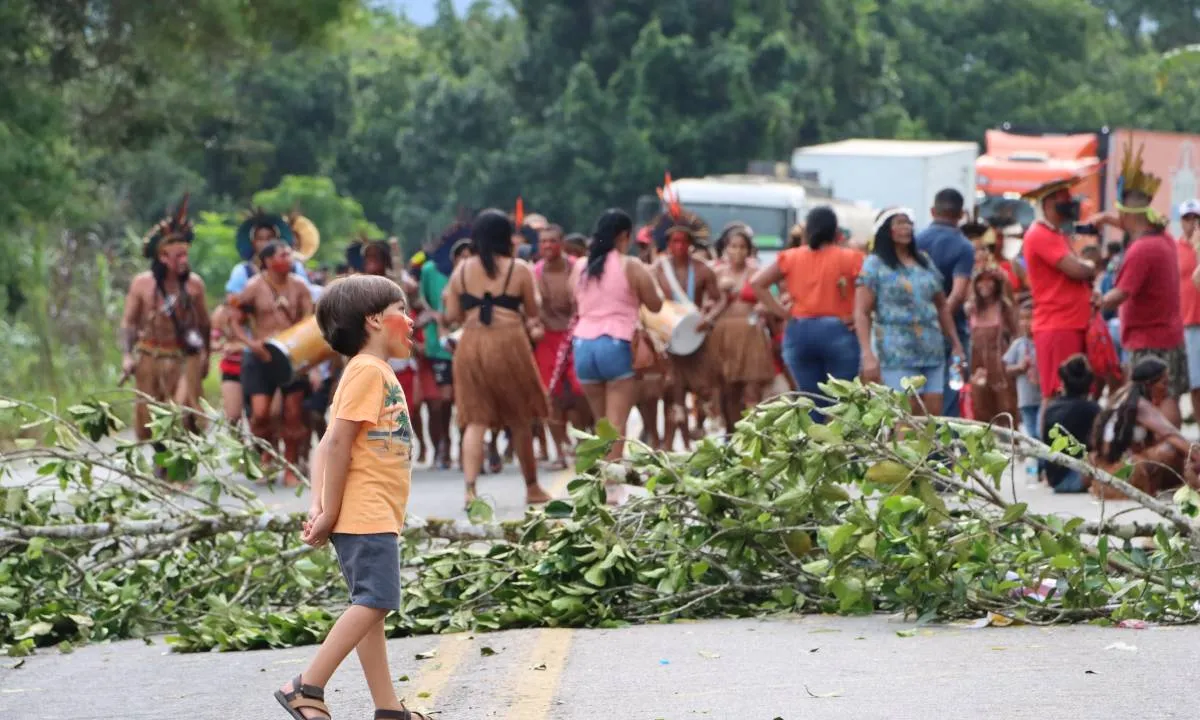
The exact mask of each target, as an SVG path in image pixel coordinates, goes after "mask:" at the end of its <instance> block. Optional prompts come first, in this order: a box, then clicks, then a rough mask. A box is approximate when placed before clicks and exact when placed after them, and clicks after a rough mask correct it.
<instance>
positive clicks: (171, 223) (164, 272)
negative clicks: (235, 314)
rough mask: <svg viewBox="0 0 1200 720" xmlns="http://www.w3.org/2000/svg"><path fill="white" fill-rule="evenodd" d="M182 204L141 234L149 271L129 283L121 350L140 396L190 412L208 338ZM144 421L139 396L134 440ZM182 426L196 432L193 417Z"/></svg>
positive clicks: (142, 433) (145, 434)
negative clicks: (193, 269)
mask: <svg viewBox="0 0 1200 720" xmlns="http://www.w3.org/2000/svg"><path fill="white" fill-rule="evenodd" d="M187 202H188V199H187V196H184V198H183V201H182V202H181V203H180V204H179V208H178V209H177V210H176V211H175V214H174V215H173V216H171V217H169V218H166V219H164V220H163V221H162V222H160V223H159V224H158V225H156V226H154V228H153V229H152V230H151V231H150V232H149V233H148V234H147V235H146V239H145V242H144V244H143V246H142V253H143V254H144V255H145V256H146V258H147V259H149V260H150V263H151V265H150V270H148V271H146V272H142V273H139V274H138V275H136V276H135V277H134V278H133V280H132V281H131V282H130V284H129V294H128V295H127V296H126V298H125V313H124V315H123V316H122V318H121V343H122V347H121V350H122V353H123V360H122V367H123V369H124V372H125V375H126V377H128V376H131V375H132V376H133V378H134V382H135V384H136V387H137V389H138V392H139V393H141V394H142V395H144V396H148V397H149V398H151V399H152V400H155V401H157V402H164V403H165V402H175V403H177V404H179V405H181V406H185V407H192V408H194V407H196V402H197V399H198V397H199V394H200V382H201V380H202V379H203V378H204V375H205V372H206V369H207V366H208V350H209V342H210V338H211V333H210V328H209V317H208V309H207V307H206V306H205V301H204V281H203V280H202V279H201V278H200V276H198V275H193V274H192V273H191V268H190V267H189V265H188V247H189V246H190V245H191V243H192V237H193V234H192V223H191V221H189V220H188V217H187ZM149 422H150V411H149V408H148V407H147V406H146V402H145V399H144V398H143V397H139V398H138V399H137V401H136V405H135V417H134V431H135V432H136V433H137V437H138V439H139V440H146V439H148V438H149V437H150V429H149ZM185 422H189V423H190V424H191V426H192V428H193V429H194V428H195V427H196V417H195V416H194V415H189V416H188V417H187V419H186V420H185Z"/></svg>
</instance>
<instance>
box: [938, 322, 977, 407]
mask: <svg viewBox="0 0 1200 720" xmlns="http://www.w3.org/2000/svg"><path fill="white" fill-rule="evenodd" d="M958 341H959V343H961V344H962V346H963V352H965V353H966V354H967V356H966V357H965V358H962V361H963V362H964V363H965V364H966V366H967V367H968V368H969V367H971V333H969V332H968V333H966V334H965V335H964V334H963V333H959V334H958ZM952 352H953V350H951V349H950V344H949V343H948V342H947V343H946V372H945V375H944V377H945V382H944V383H943V385H942V388H943V389H942V415H944V416H945V417H961V416H962V407H961V406H960V405H959V398H958V391H957V390H951V389H950V376H951V374H952V373H951V372H950V355H951V353H952ZM963 380H967V378H965V377H964V378H963ZM963 387H964V388H965V387H966V385H965V384H964V385H963Z"/></svg>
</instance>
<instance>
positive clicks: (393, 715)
mask: <svg viewBox="0 0 1200 720" xmlns="http://www.w3.org/2000/svg"><path fill="white" fill-rule="evenodd" d="M401 704H402V705H403V703H401ZM375 720H433V718H431V717H429V716H428V715H426V714H424V713H419V712H417V711H415V710H408V709H400V710H376V711H375Z"/></svg>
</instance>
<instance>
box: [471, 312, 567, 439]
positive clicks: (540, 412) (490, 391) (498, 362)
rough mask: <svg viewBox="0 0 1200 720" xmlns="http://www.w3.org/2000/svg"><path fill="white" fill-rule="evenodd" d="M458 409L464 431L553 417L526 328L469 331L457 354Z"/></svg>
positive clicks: (507, 326) (494, 427)
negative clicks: (466, 427) (476, 427)
mask: <svg viewBox="0 0 1200 720" xmlns="http://www.w3.org/2000/svg"><path fill="white" fill-rule="evenodd" d="M454 408H455V410H457V411H458V421H459V423H460V424H462V425H464V426H465V425H485V426H487V427H489V428H491V429H493V430H499V429H501V428H504V427H512V426H516V425H522V424H525V425H528V424H529V423H532V422H533V421H534V420H540V419H543V418H546V417H548V416H549V415H550V412H549V410H548V406H547V402H546V388H545V387H544V386H543V385H542V379H541V377H540V376H539V375H538V369H537V364H536V363H534V361H533V349H532V348H531V347H530V345H529V337H528V336H527V335H526V334H525V328H524V327H523V326H522V325H503V326H491V327H468V328H467V329H466V330H465V331H463V334H462V339H461V340H459V343H458V347H457V348H455V350H454Z"/></svg>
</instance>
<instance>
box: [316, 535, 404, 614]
mask: <svg viewBox="0 0 1200 720" xmlns="http://www.w3.org/2000/svg"><path fill="white" fill-rule="evenodd" d="M329 541H330V542H331V543H333V549H334V550H335V551H336V552H337V559H338V565H339V566H340V567H341V568H342V577H344V578H346V585H347V586H348V587H349V588H350V604H351V605H362V606H364V607H369V608H376V609H377V610H399V609H400V546H399V544H398V538H397V537H396V533H374V534H371V535H349V534H346V533H334V534H333V535H332V536H330V538H329Z"/></svg>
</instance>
